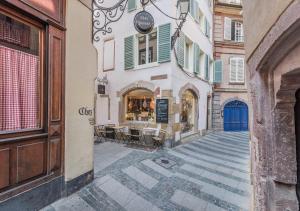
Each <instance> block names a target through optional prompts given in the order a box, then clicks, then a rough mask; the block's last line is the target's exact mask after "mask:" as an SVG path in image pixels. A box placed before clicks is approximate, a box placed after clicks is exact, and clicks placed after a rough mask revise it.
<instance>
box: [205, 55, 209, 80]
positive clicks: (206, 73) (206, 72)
mask: <svg viewBox="0 0 300 211" xmlns="http://www.w3.org/2000/svg"><path fill="white" fill-rule="evenodd" d="M205 80H209V57H208V55H205Z"/></svg>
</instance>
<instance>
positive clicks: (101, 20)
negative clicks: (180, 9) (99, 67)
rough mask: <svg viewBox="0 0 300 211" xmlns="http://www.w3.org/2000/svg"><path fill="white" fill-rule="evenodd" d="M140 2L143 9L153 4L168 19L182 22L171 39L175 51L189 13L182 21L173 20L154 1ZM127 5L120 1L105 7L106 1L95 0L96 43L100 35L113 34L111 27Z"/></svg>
mask: <svg viewBox="0 0 300 211" xmlns="http://www.w3.org/2000/svg"><path fill="white" fill-rule="evenodd" d="M140 1H141V4H142V5H143V7H144V6H145V5H146V4H148V3H149V2H151V3H152V4H153V5H154V6H155V7H156V8H157V9H158V10H159V11H160V12H161V13H163V14H164V15H166V16H167V17H169V18H171V19H174V20H180V23H179V24H178V28H177V29H176V32H175V33H174V35H173V36H172V39H171V42H172V43H171V46H172V49H173V48H174V46H175V43H176V40H177V38H178V37H179V33H180V31H181V29H182V27H183V24H184V23H185V21H186V16H187V13H186V14H185V16H184V17H182V18H180V19H178V18H173V17H171V16H169V15H167V14H166V13H164V12H163V11H162V10H161V9H160V8H158V7H157V6H156V5H155V3H153V2H152V0H140ZM127 3H128V0H119V2H117V3H116V4H115V5H113V6H111V7H104V6H102V5H103V4H104V0H93V39H94V41H95V42H98V41H100V35H99V33H102V35H106V34H107V33H112V28H111V27H110V26H109V25H110V24H111V23H114V22H117V21H119V20H120V19H121V17H122V16H123V14H124V11H125V9H126V5H127Z"/></svg>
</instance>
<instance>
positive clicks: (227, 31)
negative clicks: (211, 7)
mask: <svg viewBox="0 0 300 211" xmlns="http://www.w3.org/2000/svg"><path fill="white" fill-rule="evenodd" d="M231 24H232V20H231V18H228V17H224V40H231Z"/></svg>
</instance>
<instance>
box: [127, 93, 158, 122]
mask: <svg viewBox="0 0 300 211" xmlns="http://www.w3.org/2000/svg"><path fill="white" fill-rule="evenodd" d="M125 103H126V104H125V119H126V120H127V121H154V109H155V101H154V94H153V93H152V92H150V91H148V90H145V89H136V90H134V91H131V92H128V93H127V94H126V95H125Z"/></svg>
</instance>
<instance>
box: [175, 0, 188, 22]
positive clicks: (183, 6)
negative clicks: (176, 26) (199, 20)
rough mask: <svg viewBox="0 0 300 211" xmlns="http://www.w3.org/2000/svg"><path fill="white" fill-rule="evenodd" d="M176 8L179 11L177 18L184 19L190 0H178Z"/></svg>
mask: <svg viewBox="0 0 300 211" xmlns="http://www.w3.org/2000/svg"><path fill="white" fill-rule="evenodd" d="M177 8H178V9H179V11H180V16H179V19H181V20H184V19H185V18H186V16H187V14H188V12H189V9H190V0H178V1H177Z"/></svg>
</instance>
